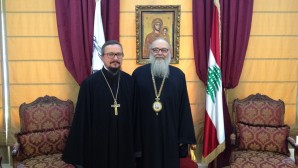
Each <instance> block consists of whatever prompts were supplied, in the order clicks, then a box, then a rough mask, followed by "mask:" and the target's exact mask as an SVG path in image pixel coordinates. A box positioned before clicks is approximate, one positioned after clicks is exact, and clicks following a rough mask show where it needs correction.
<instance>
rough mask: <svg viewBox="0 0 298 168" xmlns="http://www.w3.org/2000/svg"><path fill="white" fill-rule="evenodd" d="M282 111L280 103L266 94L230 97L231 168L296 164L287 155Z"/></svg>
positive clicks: (275, 167)
mask: <svg viewBox="0 0 298 168" xmlns="http://www.w3.org/2000/svg"><path fill="white" fill-rule="evenodd" d="M284 113H285V105H284V102H283V101H282V100H273V99H271V98H270V97H268V96H266V95H261V94H256V95H250V96H248V97H247V98H244V99H242V100H240V99H236V100H234V102H233V118H234V126H235V133H234V134H233V135H231V142H232V143H233V145H234V146H233V150H232V154H231V157H230V164H231V167H232V168H238V167H239V168H262V167H264V168H290V167H297V165H296V164H295V161H294V160H292V159H291V158H290V157H289V156H288V155H289V150H288V142H289V141H287V140H288V139H289V137H288V136H289V127H288V126H286V125H283V123H284V121H283V120H284ZM290 143H291V145H293V143H292V142H290ZM294 145H295V144H294ZM295 148H296V147H295Z"/></svg>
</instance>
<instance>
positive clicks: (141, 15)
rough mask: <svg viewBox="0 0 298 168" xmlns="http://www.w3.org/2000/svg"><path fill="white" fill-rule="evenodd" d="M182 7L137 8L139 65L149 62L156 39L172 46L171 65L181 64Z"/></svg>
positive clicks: (142, 6) (138, 6)
mask: <svg viewBox="0 0 298 168" xmlns="http://www.w3.org/2000/svg"><path fill="white" fill-rule="evenodd" d="M180 14H181V13H180V5H168V6H160V5H155V6H144V5H137V6H136V42H137V43H136V47H137V48H136V51H137V53H136V54H137V63H139V64H146V63H148V62H149V56H150V45H151V43H152V41H154V40H155V39H156V38H160V37H161V38H164V39H165V40H167V41H168V42H169V44H170V54H171V63H172V64H177V63H179V48H180Z"/></svg>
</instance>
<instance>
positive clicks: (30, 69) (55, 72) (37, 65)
mask: <svg viewBox="0 0 298 168" xmlns="http://www.w3.org/2000/svg"><path fill="white" fill-rule="evenodd" d="M9 71H10V72H11V73H10V74H9V79H10V83H13V84H16V83H21V84H26V83H36V84H38V83H49V84H51V83H75V82H74V79H73V77H72V76H71V75H70V73H68V72H67V71H66V70H65V65H64V62H63V61H11V62H9Z"/></svg>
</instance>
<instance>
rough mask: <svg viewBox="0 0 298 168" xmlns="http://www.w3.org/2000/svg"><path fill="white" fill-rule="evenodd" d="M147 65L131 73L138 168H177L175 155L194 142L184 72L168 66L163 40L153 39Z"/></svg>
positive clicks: (166, 45) (181, 154)
mask: <svg viewBox="0 0 298 168" xmlns="http://www.w3.org/2000/svg"><path fill="white" fill-rule="evenodd" d="M149 50H150V58H149V59H150V64H146V65H143V66H141V67H138V68H137V69H136V70H135V71H134V72H133V75H132V76H133V78H134V80H135V88H136V90H135V93H136V96H135V104H136V113H137V114H138V115H139V117H140V129H141V130H140V133H141V137H140V138H141V147H142V148H141V149H142V150H141V153H142V154H141V157H140V158H139V159H138V164H137V167H139V168H179V165H180V164H179V160H180V159H179V158H180V157H186V156H187V155H188V145H190V144H196V140H195V134H194V126H193V121H192V115H191V109H190V104H189V98H188V93H187V87H186V80H185V75H184V73H183V72H182V71H181V70H180V69H178V68H176V67H174V66H171V65H170V61H171V52H170V45H169V43H168V42H167V40H165V39H163V38H157V39H156V40H155V41H153V42H152V44H151V46H150V48H149Z"/></svg>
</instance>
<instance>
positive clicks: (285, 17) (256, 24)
mask: <svg viewBox="0 0 298 168" xmlns="http://www.w3.org/2000/svg"><path fill="white" fill-rule="evenodd" d="M294 18H298V13H253V22H252V27H251V33H250V34H251V35H283V36H285V35H297V34H298V22H297V21H294V20H295V19H294Z"/></svg>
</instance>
